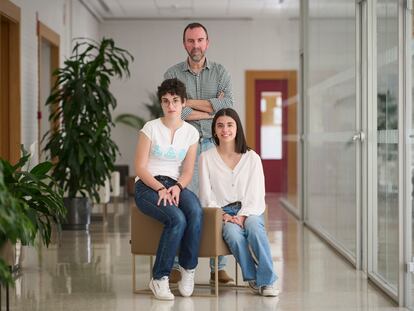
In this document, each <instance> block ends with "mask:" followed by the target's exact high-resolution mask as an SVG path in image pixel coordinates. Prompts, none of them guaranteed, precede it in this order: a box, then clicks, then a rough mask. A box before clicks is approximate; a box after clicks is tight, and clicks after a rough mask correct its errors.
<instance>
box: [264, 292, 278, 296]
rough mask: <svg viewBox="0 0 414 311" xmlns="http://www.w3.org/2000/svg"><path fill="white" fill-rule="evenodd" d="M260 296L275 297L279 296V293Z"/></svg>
mask: <svg viewBox="0 0 414 311" xmlns="http://www.w3.org/2000/svg"><path fill="white" fill-rule="evenodd" d="M260 295H262V296H263V297H277V296H279V292H276V293H272V294H265V293H260Z"/></svg>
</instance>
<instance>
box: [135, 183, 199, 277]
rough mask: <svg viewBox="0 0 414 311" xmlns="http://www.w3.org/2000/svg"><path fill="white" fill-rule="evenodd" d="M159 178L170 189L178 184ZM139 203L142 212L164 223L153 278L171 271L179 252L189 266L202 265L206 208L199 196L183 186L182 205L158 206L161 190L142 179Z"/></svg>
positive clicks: (137, 191) (138, 188) (137, 185)
mask: <svg viewBox="0 0 414 311" xmlns="http://www.w3.org/2000/svg"><path fill="white" fill-rule="evenodd" d="M155 179H157V180H158V181H159V182H161V183H162V184H163V185H164V187H166V188H169V187H171V186H172V185H174V184H175V183H176V181H175V180H174V179H171V178H169V177H166V176H156V177H155ZM135 202H136V204H137V207H138V209H139V210H141V212H143V213H144V214H146V215H148V216H150V217H152V218H154V219H156V220H158V221H159V222H161V223H162V224H163V225H164V230H163V232H162V235H161V238H160V242H159V244H158V249H157V254H156V259H155V263H154V267H153V269H152V273H153V278H154V279H160V278H162V277H163V276H168V275H169V274H170V272H171V269H172V267H173V263H174V256H175V254H177V251H179V263H180V265H181V266H182V267H183V268H185V269H194V268H195V267H196V266H197V264H198V250H199V246H200V238H201V226H202V224H203V209H202V208H201V205H200V201H199V200H198V198H197V196H196V195H195V194H194V193H192V192H191V191H190V190H188V189H183V191H182V192H181V193H180V203H179V204H178V207H177V206H175V205H172V204H171V205H170V204H168V203H167V205H166V206H164V205H163V203H161V205H160V206H158V205H157V202H158V193H157V192H156V191H155V190H153V189H151V188H150V187H148V186H147V185H145V184H144V183H143V182H142V181H141V180H138V181H137V182H136V183H135Z"/></svg>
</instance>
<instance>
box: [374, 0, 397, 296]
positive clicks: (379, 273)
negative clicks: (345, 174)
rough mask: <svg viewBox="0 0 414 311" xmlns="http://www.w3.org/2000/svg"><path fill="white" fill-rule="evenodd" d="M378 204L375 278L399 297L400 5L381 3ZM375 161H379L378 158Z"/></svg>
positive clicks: (378, 21) (383, 0)
mask: <svg viewBox="0 0 414 311" xmlns="http://www.w3.org/2000/svg"><path fill="white" fill-rule="evenodd" d="M376 16H377V17H376V24H377V28H376V29H377V30H376V31H377V35H376V38H377V52H376V53H377V98H376V112H377V118H376V123H377V124H376V130H377V135H376V139H377V141H376V146H377V150H376V155H377V156H376V160H377V163H376V165H375V166H374V170H375V169H376V176H375V177H376V191H374V195H375V196H376V204H374V211H373V213H374V219H373V221H374V223H375V225H374V227H373V228H372V229H373V231H374V232H373V247H374V249H373V252H372V254H373V258H372V260H373V266H372V267H373V274H374V275H375V277H376V278H379V280H380V282H381V284H382V285H383V286H385V287H386V288H387V289H388V290H390V291H391V292H393V293H395V294H397V285H398V262H399V258H398V230H399V229H398V226H399V221H398V192H399V185H398V164H399V163H398V124H399V122H398V79H399V77H398V40H399V39H398V38H399V29H398V1H394V0H378V1H377V7H376ZM374 160H375V158H374Z"/></svg>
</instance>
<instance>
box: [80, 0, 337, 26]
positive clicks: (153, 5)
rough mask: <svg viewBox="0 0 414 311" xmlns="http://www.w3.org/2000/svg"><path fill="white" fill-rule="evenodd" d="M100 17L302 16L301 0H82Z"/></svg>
mask: <svg viewBox="0 0 414 311" xmlns="http://www.w3.org/2000/svg"><path fill="white" fill-rule="evenodd" d="M80 1H81V2H82V4H83V5H85V6H86V7H87V8H88V10H89V11H90V12H91V13H92V14H93V15H94V16H95V17H96V18H97V19H99V20H101V21H103V20H123V19H125V20H128V19H262V18H272V17H276V16H285V17H297V16H299V2H300V1H299V0H80ZM331 1H332V0H331Z"/></svg>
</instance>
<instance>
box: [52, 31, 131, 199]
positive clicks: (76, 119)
mask: <svg viewBox="0 0 414 311" xmlns="http://www.w3.org/2000/svg"><path fill="white" fill-rule="evenodd" d="M72 55H73V56H71V57H70V58H69V59H68V60H66V61H65V63H64V66H63V67H62V68H59V69H57V70H56V71H55V73H54V75H55V77H56V84H55V85H54V87H53V88H52V91H51V94H50V96H49V97H48V99H47V102H46V104H47V105H51V115H50V118H49V119H50V120H51V121H53V122H54V123H55V124H59V125H58V126H56V127H55V128H54V129H51V130H50V131H49V132H48V133H46V136H47V138H48V141H47V144H46V146H45V150H47V151H49V154H50V156H51V158H52V159H56V164H55V167H54V170H53V177H54V178H55V179H56V180H57V181H58V183H59V185H60V186H61V187H62V188H63V189H64V190H65V191H67V193H68V197H69V198H74V197H76V196H77V194H78V193H80V194H81V195H82V196H87V195H88V196H89V197H90V198H92V197H93V198H94V199H95V200H96V201H97V202H99V193H98V191H99V187H100V186H102V185H104V183H105V180H106V179H107V178H109V177H110V174H111V172H112V171H113V170H114V162H115V159H116V155H117V153H118V152H119V151H118V148H117V146H116V144H115V143H114V142H113V141H112V140H111V137H110V134H111V126H112V125H113V122H112V116H111V112H112V110H113V109H114V108H115V107H116V105H117V102H116V99H115V97H114V96H113V95H112V93H111V92H110V90H109V86H110V79H111V78H112V77H118V78H122V77H124V76H127V77H129V75H130V72H129V68H128V67H129V64H130V62H131V61H133V56H132V55H131V54H130V53H128V52H127V51H126V50H124V49H121V48H118V47H116V46H115V43H114V41H113V40H112V39H106V38H103V39H102V41H101V42H99V43H97V42H95V41H92V40H86V39H85V40H84V41H77V43H76V45H75V47H74V48H73V51H72Z"/></svg>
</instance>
